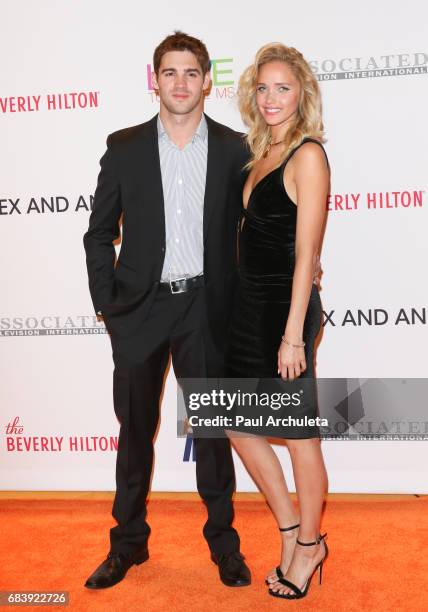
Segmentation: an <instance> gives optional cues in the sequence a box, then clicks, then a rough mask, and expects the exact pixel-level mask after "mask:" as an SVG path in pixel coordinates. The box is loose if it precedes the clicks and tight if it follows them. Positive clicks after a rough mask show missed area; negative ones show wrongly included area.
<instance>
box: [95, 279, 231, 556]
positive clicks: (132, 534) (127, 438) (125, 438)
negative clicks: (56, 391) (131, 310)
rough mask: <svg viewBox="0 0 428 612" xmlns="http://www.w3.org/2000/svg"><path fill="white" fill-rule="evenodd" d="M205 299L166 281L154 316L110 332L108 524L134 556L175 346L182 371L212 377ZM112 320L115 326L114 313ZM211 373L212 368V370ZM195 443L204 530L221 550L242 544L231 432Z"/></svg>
mask: <svg viewBox="0 0 428 612" xmlns="http://www.w3.org/2000/svg"><path fill="white" fill-rule="evenodd" d="M161 287H162V286H161ZM204 300H205V290H204V288H199V289H193V290H191V291H188V292H186V293H178V294H171V293H170V292H169V291H168V290H166V289H164V288H160V289H159V290H158V291H157V293H156V296H155V298H154V301H153V304H152V306H151V308H150V312H149V314H148V316H146V318H145V319H144V320H143V321H142V323H141V325H140V327H139V328H138V329H137V330H136V331H135V332H133V333H132V335H129V336H126V337H122V336H120V337H118V336H115V334H114V333H112V335H111V340H112V347H113V359H114V364H115V369H114V376H113V397H114V409H115V412H116V416H117V418H118V420H119V422H120V433H119V445H118V453H117V462H116V496H115V500H114V504H113V512H112V514H113V517H114V518H115V519H116V521H117V526H115V527H114V528H112V529H111V531H110V544H111V550H112V551H113V552H121V553H123V554H126V555H131V556H132V555H134V554H135V553H137V552H138V551H140V550H142V549H143V548H145V547H146V545H147V539H148V536H149V534H150V527H149V525H148V523H147V521H146V515H147V511H146V497H147V494H148V492H149V487H150V479H151V472H152V466H153V437H154V435H155V433H156V429H157V425H158V420H159V403H160V396H161V393H162V388H163V384H164V378H165V370H166V367H167V364H168V360H169V354H170V353H171V355H172V364H173V367H174V372H175V375H176V377H177V379H179V378H199V377H201V378H203V377H207V375H208V374H207V352H206V351H207V345H206V339H204V335H203V333H202V320H203V316H202V315H203V312H204V310H205V301H204ZM106 325H107V328H109V321H108V317H106ZM210 375H211V376H214V374H213V373H212V371H211V373H210ZM218 376H222V372H220V371H219V372H218ZM171 418H172V415H171ZM194 445H195V455H196V479H197V487H198V491H199V494H200V495H201V497H202V499H203V500H204V502H205V504H206V507H207V511H208V520H207V522H206V523H205V525H204V528H203V533H204V536H205V538H206V540H207V542H208V545H209V548H210V550H211V552H213V553H215V554H218V555H219V554H222V553H225V552H233V551H237V550H239V536H238V534H237V532H236V530H235V529H234V528H233V527H232V521H233V506H232V494H233V491H234V488H235V474H234V466H233V459H232V453H231V448H230V443H229V440H228V439H226V438H217V439H203V438H199V439H197V438H196V439H194Z"/></svg>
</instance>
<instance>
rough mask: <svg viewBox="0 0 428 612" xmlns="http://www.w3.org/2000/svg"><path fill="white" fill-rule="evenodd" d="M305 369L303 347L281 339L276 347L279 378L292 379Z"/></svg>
mask: <svg viewBox="0 0 428 612" xmlns="http://www.w3.org/2000/svg"><path fill="white" fill-rule="evenodd" d="M305 370H306V359H305V349H304V348H303V347H300V346H299V347H294V346H291V345H290V344H287V343H285V342H284V341H282V342H281V344H280V346H279V349H278V374H281V378H283V379H284V380H294V379H295V378H298V377H299V376H300V374H301V373H302V372H304V371H305Z"/></svg>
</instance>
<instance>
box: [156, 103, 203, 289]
mask: <svg viewBox="0 0 428 612" xmlns="http://www.w3.org/2000/svg"><path fill="white" fill-rule="evenodd" d="M157 127H158V144H159V158H160V167H161V174H162V188H163V199H164V207H165V233H166V251H165V260H164V265H163V269H162V275H161V280H162V281H169V280H174V279H177V278H183V277H189V278H190V277H192V276H198V275H199V274H203V272H204V247H203V213H204V196H205V183H206V174H207V157H208V126H207V122H206V119H205V116H204V115H202V117H201V121H200V123H199V126H198V128H197V130H196V132H195V133H194V135H193V138H192V140H191V141H190V142H188V143H187V144H186V146H185V147H184V149H179V148H178V147H177V146H176V145H175V144H174V143H173V142H172V141H171V140H170V138H169V136H168V134H167V132H166V130H165V128H164V126H163V125H162V121H161V119H160V117H159V115H158V121H157Z"/></svg>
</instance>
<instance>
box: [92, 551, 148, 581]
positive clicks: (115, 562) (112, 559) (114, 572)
mask: <svg viewBox="0 0 428 612" xmlns="http://www.w3.org/2000/svg"><path fill="white" fill-rule="evenodd" d="M148 558H149V551H148V550H147V549H145V550H143V551H142V552H140V553H138V554H137V555H135V556H133V557H127V556H125V555H123V554H122V553H111V552H110V553H109V554H108V556H107V559H106V560H105V561H103V562H102V563H101V565H99V566H98V567H97V569H96V570H95V572H94V573H93V574H91V575H90V576H89V578H88V579H87V581H86V582H85V587H86V588H88V589H107V588H108V587H112V586H114V585H115V584H117V583H118V582H120V581H121V580H123V579H124V578H125V576H126V572H127V571H128V570H129V568H130V567H131V566H132V565H140V564H141V563H144V561H147V559H148Z"/></svg>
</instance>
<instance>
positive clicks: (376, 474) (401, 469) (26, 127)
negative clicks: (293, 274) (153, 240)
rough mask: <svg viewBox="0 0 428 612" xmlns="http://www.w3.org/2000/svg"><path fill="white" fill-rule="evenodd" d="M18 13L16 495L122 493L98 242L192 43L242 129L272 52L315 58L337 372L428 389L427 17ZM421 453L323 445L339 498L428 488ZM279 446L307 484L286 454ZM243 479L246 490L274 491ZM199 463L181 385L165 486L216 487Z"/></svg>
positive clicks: (14, 123)
mask: <svg viewBox="0 0 428 612" xmlns="http://www.w3.org/2000/svg"><path fill="white" fill-rule="evenodd" d="M0 15H1V21H2V23H3V31H2V44H3V56H2V68H1V72H0V134H1V141H0V142H1V146H0V235H1V243H2V260H1V268H0V278H1V299H0V355H1V366H0V367H1V385H0V487H1V488H3V489H6V490H8V489H14V490H16V489H31V490H39V489H40V490H43V489H47V490H112V489H114V487H115V483H114V465H115V456H116V448H117V436H118V429H119V427H118V422H117V420H116V418H115V416H114V411H113V404H112V371H113V363H112V359H111V345H110V340H109V336H108V334H107V333H106V330H105V328H104V325H103V324H102V323H101V322H98V321H97V319H96V318H95V315H94V313H93V309H92V304H91V301H90V297H89V292H88V288H87V277H86V267H85V258H84V251H83V244H82V236H83V234H84V232H85V231H86V228H87V225H88V218H89V214H90V210H91V205H92V198H93V192H94V188H95V184H96V178H97V174H98V169H99V165H98V161H99V158H100V157H101V155H102V154H103V152H104V150H105V140H106V137H107V135H108V134H109V133H110V132H112V131H114V130H117V129H120V128H122V127H126V126H130V125H135V124H137V123H141V122H143V121H145V120H147V119H149V118H150V117H152V116H153V115H154V114H156V113H157V111H158V108H159V104H158V101H157V99H156V95H155V93H154V91H153V87H152V82H151V69H152V66H151V64H152V53H153V50H154V48H155V47H156V45H157V44H158V42H160V40H162V39H163V38H164V37H165V36H166V35H167V34H169V33H171V32H172V31H173V30H174V29H181V30H184V31H185V32H188V33H189V34H192V35H195V36H197V37H200V38H202V39H203V40H204V42H205V43H206V45H207V47H208V49H209V51H210V54H211V58H212V81H213V87H212V91H211V94H210V96H209V98H208V99H207V100H206V107H205V110H206V112H207V113H208V114H209V115H210V116H211V117H213V118H214V119H216V120H217V121H220V122H222V123H225V124H227V125H229V126H231V127H233V128H235V129H239V130H243V129H244V126H243V125H242V123H241V119H240V116H239V113H238V110H237V105H236V100H235V91H236V87H237V83H238V79H239V76H240V74H241V72H242V71H243V69H244V68H245V67H246V66H247V65H248V64H249V63H250V62H251V61H252V59H253V57H254V54H255V52H256V51H257V49H258V48H259V47H260V46H261V45H263V44H265V43H267V42H270V41H281V42H283V43H285V44H287V45H290V46H295V47H296V48H298V49H299V50H300V51H301V52H302V53H303V54H304V55H305V57H306V58H307V59H308V60H309V61H310V63H311V65H312V68H313V70H314V72H315V74H316V75H317V78H318V79H319V81H320V85H321V89H322V94H323V103H324V116H325V126H326V134H327V142H326V150H327V153H328V156H329V159H330V163H331V167H332V183H331V194H330V196H329V199H328V202H327V208H328V211H329V212H328V223H327V229H326V234H325V239H324V245H323V251H322V258H321V261H322V268H323V275H322V283H321V284H322V292H321V297H322V302H323V309H324V313H325V316H324V326H323V331H322V339H321V342H320V346H319V349H318V354H317V371H318V375H319V376H324V377H343V378H346V379H349V380H353V381H354V382H355V381H358V380H360V381H361V380H363V379H365V378H371V377H373V378H376V377H384V378H400V377H401V378H406V377H407V378H417V377H420V378H424V377H426V376H427V370H428V367H427V359H426V340H427V312H426V309H427V283H426V267H427V257H428V246H427V240H426V236H427V221H428V197H427V191H426V189H427V167H428V155H427V144H426V143H427V136H428V124H427V121H426V100H427V92H428V81H427V69H428V42H427V41H428V36H427V26H426V23H427V18H428V7H427V6H426V5H425V4H424V3H422V2H417V1H414V0H410V1H409V2H406V3H404V4H400V5H399V6H397V5H396V4H394V5H391V4H390V3H389V2H386V1H384V0H382V1H379V2H376V3H373V2H370V3H369V2H368V1H366V0H361V1H360V2H359V3H353V4H352V5H350V4H349V3H343V2H340V1H328V0H327V1H326V2H322V3H319V2H315V0H308V1H307V2H305V3H301V4H299V3H284V2H280V1H277V0H272V1H271V2H269V3H268V4H257V3H255V4H254V5H252V4H251V3H248V2H247V1H244V0H236V1H235V2H233V3H231V2H225V1H218V2H215V3H202V2H197V1H196V0H194V1H193V0H192V1H182V2H179V3H172V2H166V1H164V2H157V3H143V2H139V1H133V0H123V1H122V2H120V3H116V2H113V0H103V1H100V0H92V1H91V2H84V1H81V0H74V1H71V0H70V1H64V2H56V1H54V0H41V1H40V2H37V3H34V2H32V1H31V0H23V1H22V2H19V3H16V2H13V1H9V0H1V1H0ZM142 163H144V160H142ZM117 248H118V249H120V245H119V246H118V247H117ZM404 412H405V411H404ZM427 420H428V419H427ZM403 422H404V427H405V428H406V427H407V425H408V424H406V415H405V414H404V413H403ZM409 427H410V425H409ZM409 431H410V430H409ZM427 432H428V429H427ZM427 432H425V433H427ZM413 433H415V434H417V433H423V432H417V431H414V432H413ZM416 438H418V436H417V435H415V440H407V441H402V440H401V441H352V442H349V441H348V442H346V441H341V442H340V441H325V442H323V450H324V455H325V460H326V464H327V469H328V472H329V479H330V491H332V492H340V491H348V492H409V493H422V492H424V493H427V492H428V472H427V468H426V461H425V457H426V449H427V446H426V444H427V443H426V442H425V441H420V440H417V439H416ZM276 450H277V451H278V455H279V457H280V459H281V461H282V462H283V464H284V466H285V469H286V473H287V477H288V480H289V482H290V487H291V488H293V479H292V471H291V465H290V462H289V459H288V453H287V451H286V448H284V447H283V446H278V447H276ZM236 466H237V477H238V490H241V491H249V490H254V489H255V487H254V484H253V483H252V482H251V480H250V478H249V477H248V475H247V473H246V472H245V470H244V468H243V466H242V465H241V463H240V462H239V460H238V458H236ZM194 467H195V466H194V461H193V449H192V444H191V440H190V439H185V438H179V437H177V422H176V381H175V378H174V374H173V372H172V370H170V372H169V374H168V378H167V381H166V386H165V392H164V395H163V401H162V418H161V426H160V430H159V434H158V437H157V441H156V464H155V471H154V477H153V489H154V490H173V491H176V490H182V491H192V490H196V487H195V469H194Z"/></svg>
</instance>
